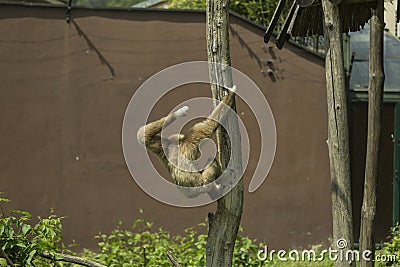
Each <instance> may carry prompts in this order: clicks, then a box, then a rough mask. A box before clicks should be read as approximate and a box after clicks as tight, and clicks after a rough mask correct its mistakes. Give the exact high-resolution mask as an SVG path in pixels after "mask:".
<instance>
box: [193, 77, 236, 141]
mask: <svg viewBox="0 0 400 267" xmlns="http://www.w3.org/2000/svg"><path fill="white" fill-rule="evenodd" d="M235 92H236V85H234V86H233V87H232V88H229V93H228V94H227V95H226V96H224V98H223V99H222V100H221V102H220V103H219V104H218V105H217V106H216V107H215V108H214V110H213V111H212V112H211V114H210V116H209V117H208V118H207V119H206V120H204V121H202V122H199V123H196V124H195V125H194V126H193V127H192V128H191V129H190V130H189V132H188V134H187V135H186V137H185V139H186V140H188V141H190V142H192V143H195V144H200V142H201V140H203V139H205V138H210V137H211V136H212V135H213V134H214V132H215V131H216V130H217V128H218V127H219V123H218V121H221V120H223V118H224V117H225V115H226V114H227V112H226V109H227V108H228V106H230V105H231V104H232V101H233V99H234V97H235Z"/></svg>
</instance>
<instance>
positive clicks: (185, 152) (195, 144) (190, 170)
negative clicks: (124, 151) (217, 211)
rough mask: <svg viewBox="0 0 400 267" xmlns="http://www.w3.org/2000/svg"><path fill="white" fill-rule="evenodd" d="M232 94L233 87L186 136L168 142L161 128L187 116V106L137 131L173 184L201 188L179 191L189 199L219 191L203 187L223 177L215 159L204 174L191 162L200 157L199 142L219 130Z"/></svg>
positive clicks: (173, 137)
mask: <svg viewBox="0 0 400 267" xmlns="http://www.w3.org/2000/svg"><path fill="white" fill-rule="evenodd" d="M235 91H236V87H235V86H234V87H233V88H232V89H230V90H229V93H228V94H227V95H226V96H225V97H224V98H223V99H222V100H221V102H220V103H219V104H218V105H217V107H216V108H215V109H214V110H213V112H212V113H211V115H210V116H209V117H208V118H207V119H205V120H204V121H202V122H199V123H197V124H195V125H194V126H193V127H192V128H190V129H189V130H188V132H187V134H174V135H171V136H169V137H168V138H162V137H161V131H162V129H163V127H167V126H168V125H170V124H171V123H172V122H173V121H175V120H176V119H177V118H180V117H183V116H185V115H186V113H187V111H188V109H189V108H188V107H186V106H185V107H183V108H181V109H179V110H177V111H175V112H174V113H171V114H169V115H168V116H166V117H164V118H162V119H159V120H157V121H155V122H152V123H149V124H147V125H145V126H143V127H141V128H140V129H139V130H138V133H137V138H138V141H139V142H140V143H141V144H142V145H144V146H145V147H146V149H147V150H149V151H151V152H153V153H155V154H156V155H157V156H158V157H159V158H160V160H161V162H162V163H164V165H165V166H166V167H167V169H168V171H169V172H170V174H171V176H172V179H173V180H174V182H175V184H177V185H179V186H182V187H200V188H197V189H196V190H193V188H191V189H188V190H185V189H184V188H181V191H182V192H183V193H184V194H185V195H186V196H188V197H195V196H197V195H199V194H201V193H205V192H210V191H213V190H219V188H218V186H217V187H216V186H214V187H210V186H204V185H207V184H208V183H210V182H212V181H214V180H215V179H216V178H218V177H219V176H220V175H221V174H222V170H221V166H220V164H219V163H218V161H217V160H215V159H214V160H213V162H212V163H211V164H210V165H209V166H207V167H206V168H205V169H204V170H203V171H198V168H197V166H195V163H193V161H196V160H197V159H198V158H199V157H200V150H199V145H200V142H201V141H202V140H204V139H205V138H211V137H212V136H213V134H214V133H215V131H216V130H217V128H218V127H219V123H218V122H217V121H218V120H219V121H221V120H222V119H223V117H224V116H225V115H226V113H227V112H226V111H225V109H226V105H228V106H229V105H230V104H231V103H232V101H233V99H234V96H235ZM163 146H164V149H163ZM164 150H165V152H164ZM165 153H166V154H167V155H166V154H165ZM168 159H170V160H168ZM186 159H187V160H186Z"/></svg>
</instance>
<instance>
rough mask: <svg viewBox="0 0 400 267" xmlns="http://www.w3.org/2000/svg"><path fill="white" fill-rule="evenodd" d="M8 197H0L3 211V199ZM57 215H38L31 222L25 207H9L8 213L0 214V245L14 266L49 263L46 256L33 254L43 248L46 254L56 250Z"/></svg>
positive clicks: (58, 237)
mask: <svg viewBox="0 0 400 267" xmlns="http://www.w3.org/2000/svg"><path fill="white" fill-rule="evenodd" d="M8 202H9V200H8V199H5V198H0V206H1V210H2V211H3V205H4V203H8ZM61 220H62V218H61V217H57V216H55V215H54V214H51V215H50V216H49V217H47V218H38V222H37V223H36V224H35V223H33V222H32V215H31V214H30V213H29V212H26V211H20V210H9V215H6V214H4V213H3V214H2V215H1V216H0V245H1V247H2V249H3V251H4V252H5V253H6V255H7V256H8V257H9V258H10V259H11V261H12V262H13V263H14V264H16V265H17V266H32V265H34V264H35V263H36V265H38V266H53V265H49V264H50V261H49V260H44V259H41V258H36V256H37V255H39V254H40V253H42V252H44V251H48V252H49V253H50V254H51V252H54V251H55V250H60V249H59V248H60V246H61V240H62V238H61ZM0 266H2V265H1V264H0Z"/></svg>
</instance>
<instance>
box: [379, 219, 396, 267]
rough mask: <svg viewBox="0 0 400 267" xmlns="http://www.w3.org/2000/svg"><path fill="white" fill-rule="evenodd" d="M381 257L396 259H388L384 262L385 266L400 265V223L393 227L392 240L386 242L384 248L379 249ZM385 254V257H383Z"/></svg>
mask: <svg viewBox="0 0 400 267" xmlns="http://www.w3.org/2000/svg"><path fill="white" fill-rule="evenodd" d="M379 254H380V257H381V258H382V259H383V257H385V256H386V257H385V258H386V259H390V258H391V259H393V256H395V259H394V261H387V262H385V263H384V266H399V265H400V225H397V226H395V227H393V228H392V230H391V235H390V241H389V242H385V245H384V246H383V248H382V250H381V251H379ZM382 256H383V257H382Z"/></svg>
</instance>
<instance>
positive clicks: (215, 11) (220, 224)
mask: <svg viewBox="0 0 400 267" xmlns="http://www.w3.org/2000/svg"><path fill="white" fill-rule="evenodd" d="M206 13H207V15H206V16H207V25H206V28H207V29H206V36H207V55H208V62H209V71H210V78H211V81H218V82H219V84H222V85H224V86H229V87H231V86H232V73H231V71H230V69H229V68H224V67H223V66H221V65H218V64H213V63H220V64H223V65H226V66H230V64H231V61H230V52H229V0H207V12H206ZM223 90H224V89H223V87H222V86H220V85H216V84H211V91H212V95H213V98H214V99H221V98H222V96H223ZM232 108H233V109H234V110H236V106H235V103H233V104H232ZM226 125H227V126H226V127H228V128H229V129H230V130H229V131H230V132H233V133H236V134H235V135H233V136H230V139H229V136H227V133H226V131H223V130H219V131H217V143H218V144H217V146H218V152H219V155H218V156H219V161H220V163H221V166H222V168H223V169H224V168H226V166H227V165H228V162H229V159H230V156H232V160H233V162H234V163H235V164H234V166H235V169H234V171H233V175H234V176H235V175H236V177H237V176H238V175H239V174H241V173H242V159H241V140H240V132H239V125H238V121H237V118H236V117H235V116H228V117H227V121H226ZM229 140H230V141H229ZM231 146H232V151H233V155H230V151H231ZM242 210H243V181H242V179H240V181H239V182H238V183H237V185H236V186H235V187H234V188H233V189H232V190H231V191H230V192H229V193H228V194H227V195H225V196H224V197H223V198H221V199H219V200H218V206H217V211H216V213H215V214H214V215H213V214H211V213H210V214H209V216H208V217H209V232H208V238H207V246H206V266H207V267H211V266H213V267H225V266H232V258H233V249H234V246H235V240H236V236H237V232H238V229H239V224H240V219H241V215H242Z"/></svg>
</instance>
